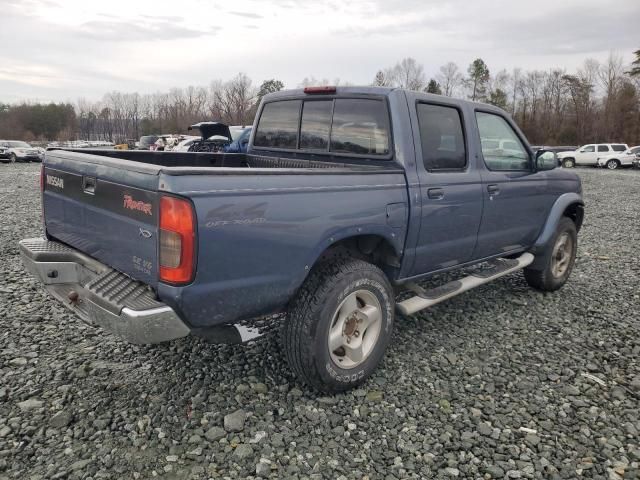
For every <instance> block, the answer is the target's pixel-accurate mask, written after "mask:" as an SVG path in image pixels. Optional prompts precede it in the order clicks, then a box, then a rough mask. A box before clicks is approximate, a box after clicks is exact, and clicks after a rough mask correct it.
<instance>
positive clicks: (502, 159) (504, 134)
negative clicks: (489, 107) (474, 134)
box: [476, 112, 530, 170]
mask: <svg viewBox="0 0 640 480" xmlns="http://www.w3.org/2000/svg"><path fill="white" fill-rule="evenodd" d="M476 120H477V122H478V130H479V132H480V142H481V145H482V156H483V157H484V163H485V164H486V165H487V167H488V168H489V169H490V170H529V168H530V160H529V153H528V152H527V150H526V149H525V148H524V146H523V145H522V142H521V141H520V139H519V138H518V135H516V132H515V131H514V130H513V128H511V125H509V123H507V121H506V120H505V119H504V118H502V117H501V116H499V115H494V114H493V113H485V112H476Z"/></svg>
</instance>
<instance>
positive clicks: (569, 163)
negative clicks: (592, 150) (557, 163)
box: [562, 158, 576, 168]
mask: <svg viewBox="0 0 640 480" xmlns="http://www.w3.org/2000/svg"><path fill="white" fill-rule="evenodd" d="M575 166H576V161H575V160H574V159H573V158H565V159H563V160H562V168H573V167H575Z"/></svg>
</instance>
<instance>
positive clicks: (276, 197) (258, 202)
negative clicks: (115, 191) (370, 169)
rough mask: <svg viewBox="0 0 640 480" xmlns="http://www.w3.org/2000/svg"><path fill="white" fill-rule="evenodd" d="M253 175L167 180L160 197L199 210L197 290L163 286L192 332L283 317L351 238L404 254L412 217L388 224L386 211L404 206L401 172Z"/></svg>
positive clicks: (165, 296)
mask: <svg viewBox="0 0 640 480" xmlns="http://www.w3.org/2000/svg"><path fill="white" fill-rule="evenodd" d="M250 173H251V174H237V173H233V172H230V174H227V175H224V174H223V175H220V174H216V175H213V176H211V175H185V176H169V175H165V176H163V177H162V178H161V181H160V184H161V188H164V189H166V190H168V191H171V192H174V193H176V194H180V195H184V196H187V197H189V198H191V199H192V201H193V204H194V206H195V210H196V215H197V223H198V254H197V255H198V259H197V272H196V277H195V280H194V282H193V283H192V284H191V285H189V286H186V287H182V288H176V287H170V286H167V285H163V284H160V286H159V293H160V296H161V297H162V299H163V300H164V301H166V302H168V303H171V304H172V305H173V306H175V307H176V308H178V309H179V310H180V311H181V312H182V313H183V317H184V318H185V319H187V320H188V321H189V323H191V324H192V326H194V327H202V326H208V325H214V324H219V323H226V322H231V321H234V320H238V319H244V318H251V317H254V316H258V315H261V314H266V313H271V312H274V311H277V310H279V309H281V308H282V307H284V306H285V305H286V304H287V302H288V301H289V299H290V298H291V297H292V295H294V293H295V292H296V290H297V289H298V288H299V286H300V285H301V284H302V282H303V281H304V279H305V278H306V276H307V274H308V273H309V271H310V269H311V268H312V267H313V265H314V262H315V261H316V260H317V258H318V257H319V256H320V254H321V253H322V252H323V251H324V250H325V249H326V248H327V247H329V246H330V245H331V244H332V243H334V242H337V241H339V240H341V239H344V238H346V237H351V236H356V235H362V234H377V235H380V236H382V237H384V238H386V239H387V240H388V241H389V242H390V243H391V244H392V245H393V246H394V248H395V249H396V251H397V252H398V253H399V254H400V255H401V254H402V252H403V248H404V241H405V232H406V217H405V220H404V222H402V224H401V225H398V224H397V223H394V225H393V226H392V225H390V224H389V223H388V221H387V205H388V204H391V203H404V204H407V189H406V182H405V177H404V174H403V173H402V172H401V171H397V172H387V173H380V172H376V173H362V172H358V173H333V172H328V171H320V172H319V171H318V170H317V169H315V170H310V171H307V172H306V173H300V172H298V173H292V172H289V173H275V172H274V170H270V171H264V172H263V173H264V174H262V175H261V174H259V172H258V171H257V170H255V169H254V170H251V172H250ZM407 215H408V213H407Z"/></svg>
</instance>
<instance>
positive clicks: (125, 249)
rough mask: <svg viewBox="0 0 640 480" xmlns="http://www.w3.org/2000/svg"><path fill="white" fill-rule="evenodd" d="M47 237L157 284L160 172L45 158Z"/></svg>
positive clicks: (74, 157)
mask: <svg viewBox="0 0 640 480" xmlns="http://www.w3.org/2000/svg"><path fill="white" fill-rule="evenodd" d="M43 169H44V171H43V178H42V181H43V208H44V221H45V225H46V229H47V233H48V235H49V236H50V237H52V238H54V239H57V240H59V241H62V242H64V243H66V244H67V245H70V246H72V247H74V248H76V249H78V250H80V251H81V252H83V253H85V254H87V255H89V256H91V257H93V258H95V259H97V260H99V261H101V262H103V263H105V264H107V265H109V266H111V267H113V268H115V269H117V270H119V271H121V272H124V273H126V274H128V275H129V276H131V277H132V278H135V279H137V280H140V281H142V282H145V283H147V284H150V285H155V284H156V283H157V277H158V275H157V271H158V267H157V258H158V255H157V249H158V241H157V239H158V207H159V206H158V203H159V195H158V192H157V190H158V171H157V169H156V168H154V167H152V166H151V167H149V166H142V167H141V166H140V165H137V164H135V163H133V162H126V161H118V160H113V159H109V158H105V157H101V156H98V155H87V154H82V153H77V152H68V151H52V152H47V157H46V159H45V163H44V165H43Z"/></svg>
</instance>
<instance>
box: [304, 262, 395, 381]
mask: <svg viewBox="0 0 640 480" xmlns="http://www.w3.org/2000/svg"><path fill="white" fill-rule="evenodd" d="M357 290H367V291H369V292H371V293H372V294H373V295H375V297H376V298H377V299H378V302H380V307H381V316H382V319H381V321H382V325H381V329H380V333H379V336H378V340H377V342H376V345H375V346H374V348H373V351H372V352H371V353H370V354H369V356H368V357H367V359H366V360H365V361H364V362H363V363H362V364H360V365H358V366H357V367H354V368H351V369H344V368H341V367H340V366H339V365H337V364H336V363H335V362H334V361H333V359H332V358H331V354H330V352H329V347H328V345H327V339H328V335H329V329H330V327H331V322H332V320H333V316H334V314H335V312H336V310H337V308H338V305H340V303H342V301H343V300H344V299H345V298H346V297H347V296H348V295H350V294H351V293H353V292H355V291H357ZM316 315H317V319H316V320H317V321H316V322H314V324H315V330H314V331H313V332H312V338H313V350H314V352H315V356H314V362H315V367H316V370H317V372H318V375H319V376H320V378H321V380H322V382H323V383H327V384H332V385H334V386H335V387H336V388H337V389H343V388H344V389H349V388H352V387H354V386H355V385H358V384H359V383H362V382H363V381H364V380H365V379H366V378H367V377H369V375H371V373H372V372H373V370H375V368H376V367H377V366H378V364H379V363H380V360H381V359H382V357H383V355H384V352H385V350H386V348H387V344H388V343H389V339H390V338H391V333H392V331H393V322H394V304H393V291H392V289H391V287H390V286H389V283H388V282H387V281H386V279H385V278H381V275H377V274H376V272H367V276H366V277H363V276H362V274H361V272H360V274H359V273H358V272H353V273H350V274H348V275H346V276H345V277H343V278H342V279H340V280H339V281H338V282H336V284H335V286H334V287H333V288H332V289H331V290H330V291H329V292H328V294H327V295H326V302H324V305H323V307H322V308H321V309H320V311H319V312H317V314H316Z"/></svg>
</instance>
